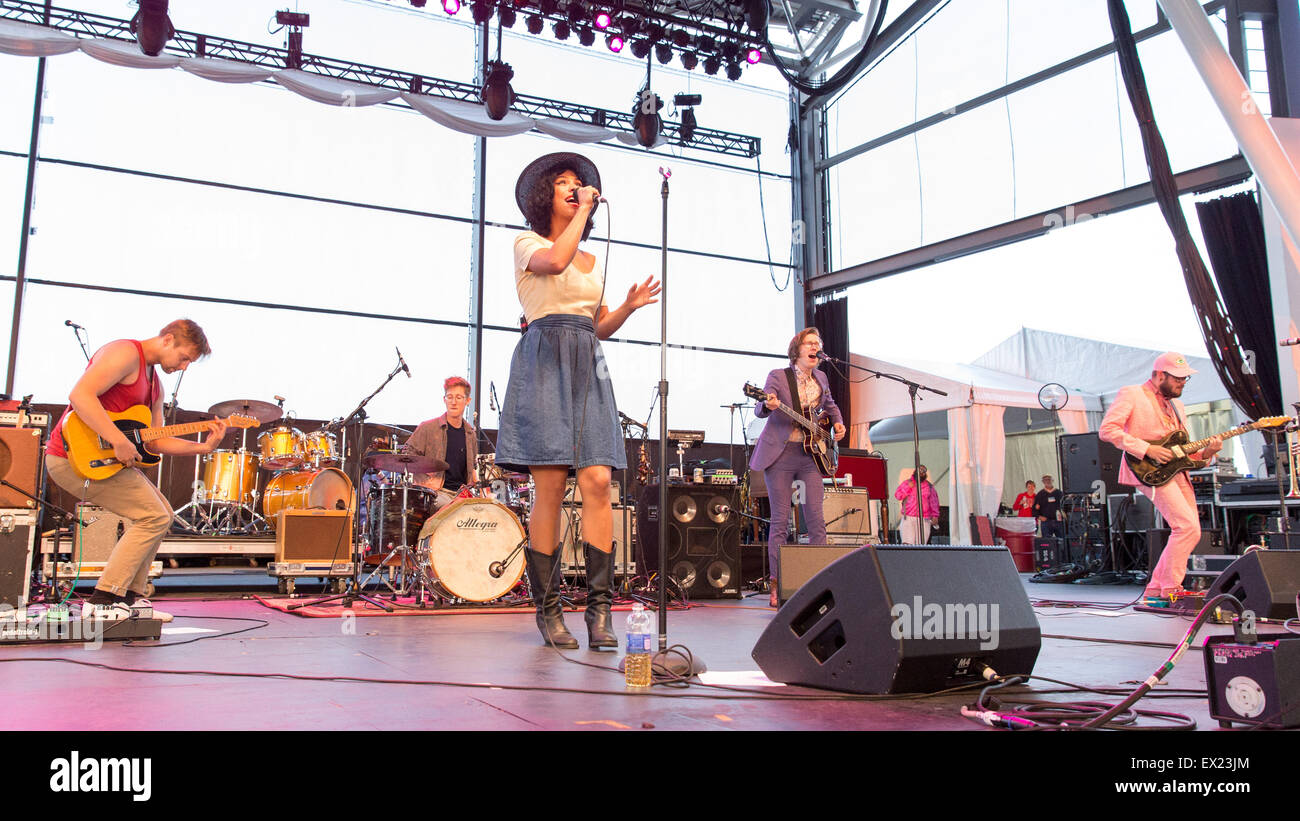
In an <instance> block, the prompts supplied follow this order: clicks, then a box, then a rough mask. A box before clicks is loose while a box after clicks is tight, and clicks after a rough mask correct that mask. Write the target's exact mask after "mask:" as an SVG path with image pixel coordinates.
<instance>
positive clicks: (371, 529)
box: [365, 485, 451, 552]
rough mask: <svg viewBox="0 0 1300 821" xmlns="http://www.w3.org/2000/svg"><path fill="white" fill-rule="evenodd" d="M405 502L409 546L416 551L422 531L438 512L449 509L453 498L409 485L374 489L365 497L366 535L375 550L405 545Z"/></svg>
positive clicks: (374, 487)
mask: <svg viewBox="0 0 1300 821" xmlns="http://www.w3.org/2000/svg"><path fill="white" fill-rule="evenodd" d="M403 492H405V494H406V496H405V500H406V546H407V547H415V543H416V541H417V540H418V539H419V536H420V528H421V527H422V526H423V525H424V523H425V522H426V521H427V520H428V519H429V517H430V516H431V515H433V512H434V511H435V510H438V509H439V508H443V507H446V506H447V505H448V504H449V503H450V502H451V498H450V494H447V493H444V492H442V491H436V490H431V489H430V488H427V487H420V486H418V485H410V486H407V487H405V488H403V487H402V486H401V485H372V486H371V487H370V489H369V492H368V493H367V494H366V523H365V528H366V529H365V532H366V534H367V535H368V536H369V537H370V544H371V546H372V547H373V548H375V549H376V550H382V551H384V552H387V551H389V550H391V549H392V547H393V545H399V544H401V543H402V500H403V496H402V494H403Z"/></svg>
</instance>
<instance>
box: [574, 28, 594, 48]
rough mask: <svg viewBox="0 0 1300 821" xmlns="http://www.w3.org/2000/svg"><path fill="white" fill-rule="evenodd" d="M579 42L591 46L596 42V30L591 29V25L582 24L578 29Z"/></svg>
mask: <svg viewBox="0 0 1300 821" xmlns="http://www.w3.org/2000/svg"><path fill="white" fill-rule="evenodd" d="M578 42H579V43H582V44H583V45H584V46H589V45H591V44H592V43H594V42H596V32H594V31H592V30H591V27H590V26H582V27H581V28H579V29H578Z"/></svg>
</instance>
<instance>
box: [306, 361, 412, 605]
mask: <svg viewBox="0 0 1300 821" xmlns="http://www.w3.org/2000/svg"><path fill="white" fill-rule="evenodd" d="M404 369H405V368H404V366H403V363H402V361H401V358H400V357H399V358H398V361H397V367H396V368H393V372H392V373H390V374H388V378H387V379H385V380H384V381H383V383H382V384H380V386H379V387H377V388H375V390H374V392H373V393H371V394H370V395H369V396H367V397H366V398H365V399H362V400H361V403H360V404H359V405H357V406H356V407H355V408H353V409H352V412H351V413H349V414H348V415H347V416H345V417H343V418H342V419H341V420H339V421H336V422H330V423H329V424H328V425H325V427H324V429H325V430H340V429H343V428H347V426H348V425H349V424H351V423H352V420H353V419H355V420H356V421H357V426H358V427H357V443H358V446H357V450H360V449H361V444H360V443H361V440H362V438H364V437H365V435H366V405H368V404H370V400H371V399H374V398H375V397H376V396H378V395H379V392H380V391H382V390H383V389H384V388H386V387H388V383H389V382H392V381H393V377H395V376H397V375H398V374H399V373H401V372H402V371H403V370H404ZM343 435H344V438H345V439H346V437H347V432H346V430H344V431H343ZM344 467H346V465H344ZM362 467H363V465H362V464H361V460H360V459H357V470H356V477H357V478H356V483H355V484H353V485H352V501H353V504H354V505H356V504H358V502H357V489H358V488H360V487H361V468H362ZM360 519H361V517H360V516H354V517H353V523H352V524H353V539H352V578H351V579H349V580H348V589H347V590H346V591H344V592H342V593H337V594H335V595H333V596H326V597H324V598H321V599H316V600H315V601H310V602H299V603H298V604H291V605H289V606H288V607H286V608H285V610H297V609H299V608H302V607H312V606H315V605H318V604H325V603H326V602H332V601H339V600H341V601H342V602H343V606H344V607H348V608H350V607H352V605H353V604H354V603H355V602H356V601H357V600H358V599H360V600H362V601H364V602H367V603H369V604H372V605H374V606H375V607H379V608H382V609H383V610H384V611H385V612H388V613H392V612H393V608H392V607H389V606H388V605H387V604H385V603H384V602H382V601H380V600H379V599H376V598H374V597H372V596H367V595H366V594H365V593H363V592H361V540H360V538H359V536H360V527H361V523H360ZM403 532H405V531H403ZM402 569H403V571H405V569H406V568H405V567H403V568H402Z"/></svg>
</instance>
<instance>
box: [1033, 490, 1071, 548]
mask: <svg viewBox="0 0 1300 821" xmlns="http://www.w3.org/2000/svg"><path fill="white" fill-rule="evenodd" d="M1061 498H1062V494H1061V491H1060V490H1059V489H1058V488H1054V487H1052V477H1051V476H1044V477H1043V489H1042V490H1040V491H1038V495H1037V496H1035V497H1034V516H1036V517H1037V518H1038V523H1039V524H1040V525H1042V534H1043V536H1044V537H1049V536H1064V535H1065V522H1064V521H1062V520H1061Z"/></svg>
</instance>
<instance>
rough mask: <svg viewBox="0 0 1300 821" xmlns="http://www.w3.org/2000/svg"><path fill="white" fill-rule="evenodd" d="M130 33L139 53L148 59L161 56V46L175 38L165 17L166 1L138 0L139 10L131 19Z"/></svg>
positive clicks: (173, 30) (169, 22) (170, 24)
mask: <svg viewBox="0 0 1300 821" xmlns="http://www.w3.org/2000/svg"><path fill="white" fill-rule="evenodd" d="M131 33H132V34H134V35H135V41H136V42H137V43H138V44H139V45H140V51H142V52H144V53H145V54H148V55H149V56H150V57H157V56H158V55H159V54H162V50H163V46H165V45H167V41H168V40H170V39H172V37H174V36H176V29H175V28H173V27H172V21H171V18H170V17H168V16H167V0H140V10H139V11H137V12H136V13H135V16H134V17H132V18H131Z"/></svg>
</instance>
